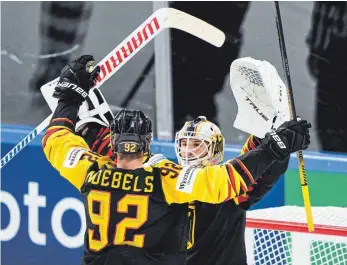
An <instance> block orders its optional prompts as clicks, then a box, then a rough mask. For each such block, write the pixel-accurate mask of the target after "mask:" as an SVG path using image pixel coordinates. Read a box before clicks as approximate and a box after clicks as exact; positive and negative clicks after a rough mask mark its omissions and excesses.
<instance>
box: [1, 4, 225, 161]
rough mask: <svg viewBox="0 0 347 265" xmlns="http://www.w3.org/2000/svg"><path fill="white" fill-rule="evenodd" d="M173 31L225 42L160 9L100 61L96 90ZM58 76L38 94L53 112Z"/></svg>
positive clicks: (212, 30) (210, 29)
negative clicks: (166, 31) (164, 33)
mask: <svg viewBox="0 0 347 265" xmlns="http://www.w3.org/2000/svg"><path fill="white" fill-rule="evenodd" d="M166 28H175V29H178V30H182V31H185V32H187V33H189V34H191V35H194V36H195V37H197V38H200V39H202V40H204V41H206V42H208V43H210V44H212V45H214V46H216V47H221V46H222V45H223V43H224V41H225V35H224V33H223V32H222V31H221V30H219V29H217V28H216V27H214V26H212V25H210V24H208V23H206V22H205V21H203V20H201V19H198V18H196V17H194V16H192V15H189V14H187V13H184V12H182V11H179V10H177V9H174V8H161V9H158V10H157V11H155V12H154V13H153V14H152V15H151V16H150V17H149V18H147V19H146V20H145V21H144V22H143V23H142V24H141V25H140V26H139V27H138V28H137V29H135V30H134V31H133V32H132V33H131V34H130V35H129V36H128V37H127V38H126V39H125V40H123V41H122V42H121V43H120V44H119V45H118V46H117V47H116V48H114V49H113V50H112V51H111V52H110V53H109V54H108V55H107V56H106V57H105V58H104V59H102V60H101V62H99V64H98V65H99V66H100V69H101V72H100V74H99V76H98V82H97V84H96V87H100V86H101V85H102V84H103V83H104V82H106V81H107V80H108V79H109V78H110V77H111V76H112V75H114V74H115V73H116V72H117V71H118V70H119V69H120V68H122V67H123V66H124V65H125V64H126V63H127V62H128V61H129V60H130V59H131V58H132V57H133V56H134V55H135V54H137V53H138V52H139V51H140V50H141V49H142V48H143V47H144V46H146V45H147V43H149V42H150V41H151V40H152V39H153V38H154V37H155V36H157V35H158V34H159V33H160V32H161V31H162V30H163V29H166ZM58 80H59V77H58V78H56V79H54V80H52V81H50V82H49V83H47V84H45V85H43V86H42V87H41V92H42V94H43V96H44V98H45V99H46V101H47V102H48V104H49V107H50V109H51V110H52V111H54V110H55V108H56V107H57V105H58V100H57V99H55V98H53V96H52V95H53V92H54V88H55V86H56V85H57V83H58ZM51 117H52V114H51V115H50V116H49V117H47V118H46V119H45V120H44V121H43V122H41V123H40V124H39V125H38V126H37V127H36V128H35V129H34V130H33V131H32V132H31V133H30V134H28V135H27V136H26V137H25V138H24V139H23V140H22V141H20V142H19V143H18V144H17V145H16V146H15V147H14V148H13V149H12V150H11V151H10V152H8V153H7V154H6V155H5V156H4V157H3V158H1V167H0V168H2V167H3V166H5V165H6V164H7V163H8V162H9V161H10V160H11V159H12V158H13V157H14V156H15V155H17V154H18V153H19V152H20V151H21V150H22V149H23V148H24V147H25V146H26V145H27V144H28V143H30V142H31V141H32V140H33V139H34V138H35V137H36V136H37V135H38V134H40V133H41V132H42V131H43V130H44V129H45V128H46V127H47V126H48V124H49V122H50V118H51Z"/></svg>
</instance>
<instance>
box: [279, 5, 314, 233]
mask: <svg viewBox="0 0 347 265" xmlns="http://www.w3.org/2000/svg"><path fill="white" fill-rule="evenodd" d="M274 5H275V14H276V27H277V35H278V42H279V45H280V50H281V58H282V65H283V70H284V72H285V75H286V79H287V85H288V88H287V92H288V94H289V107H290V112H291V115H292V118H295V117H296V110H295V102H294V94H293V87H292V82H291V78H290V70H289V63H288V56H287V50H286V44H285V40H284V34H283V26H282V19H281V12H280V6H279V3H278V1H274ZM297 154H298V161H299V175H300V182H301V190H302V196H303V200H304V205H305V212H306V219H307V225H308V231H310V232H311V231H314V223H313V215H312V209H311V202H310V194H309V190H308V183H307V177H306V169H305V161H304V156H303V153H302V151H301V150H300V151H298V153H297Z"/></svg>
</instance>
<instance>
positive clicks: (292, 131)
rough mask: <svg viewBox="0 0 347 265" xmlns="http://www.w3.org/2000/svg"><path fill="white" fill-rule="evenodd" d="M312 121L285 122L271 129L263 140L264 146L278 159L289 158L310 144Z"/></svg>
mask: <svg viewBox="0 0 347 265" xmlns="http://www.w3.org/2000/svg"><path fill="white" fill-rule="evenodd" d="M311 127H312V126H311V123H308V122H307V121H306V120H300V119H299V118H298V120H292V121H286V122H284V123H283V124H282V125H281V126H280V127H279V128H278V129H277V130H276V131H274V130H271V131H270V132H268V133H267V134H266V135H265V138H264V139H263V140H262V146H263V147H265V148H266V149H268V150H269V151H270V153H271V154H272V155H273V156H274V157H275V159H276V160H278V161H283V160H284V159H286V158H288V157H289V155H290V154H291V153H294V152H297V151H299V150H305V149H307V147H308V145H309V144H310V133H309V130H308V129H309V128H311Z"/></svg>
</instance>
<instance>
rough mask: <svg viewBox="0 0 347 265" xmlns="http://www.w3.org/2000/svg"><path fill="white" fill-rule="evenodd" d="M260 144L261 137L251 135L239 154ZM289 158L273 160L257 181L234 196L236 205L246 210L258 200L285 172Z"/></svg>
mask: <svg viewBox="0 0 347 265" xmlns="http://www.w3.org/2000/svg"><path fill="white" fill-rule="evenodd" d="M260 144H261V139H259V138H257V137H256V136H254V135H251V136H250V137H249V138H248V139H247V141H246V143H245V144H244V146H243V148H242V150H241V155H242V154H245V153H247V152H248V151H250V150H254V149H255V148H256V147H257V146H259V145H260ZM288 163H289V158H288V159H286V160H284V161H275V162H274V163H273V164H272V165H271V166H269V167H268V168H267V169H266V170H265V171H264V172H263V174H262V175H261V176H260V177H259V178H258V179H257V181H256V182H255V183H254V184H253V185H251V186H250V187H249V188H248V191H247V192H246V193H245V194H243V195H240V196H238V197H236V198H234V199H233V200H234V202H235V204H236V205H239V206H240V207H241V208H242V209H243V210H248V209H249V208H250V207H251V206H252V205H254V204H256V203H257V202H259V201H260V200H261V199H262V198H263V197H264V196H265V195H266V194H267V193H268V192H269V191H270V190H271V189H272V187H273V186H274V185H275V184H276V183H277V182H278V180H279V179H280V177H281V175H283V174H284V173H285V171H286V170H287V168H288Z"/></svg>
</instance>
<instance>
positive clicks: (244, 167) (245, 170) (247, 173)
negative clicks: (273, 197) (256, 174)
mask: <svg viewBox="0 0 347 265" xmlns="http://www.w3.org/2000/svg"><path fill="white" fill-rule="evenodd" d="M234 160H235V161H236V162H237V163H238V164H239V165H240V167H241V168H242V169H243V171H244V172H245V173H246V175H247V176H248V178H249V179H250V181H251V183H252V184H253V183H254V178H253V176H252V174H251V172H249V170H248V168H247V167H246V166H245V165H244V164H243V163H242V162H241V160H240V159H238V158H235V159H234Z"/></svg>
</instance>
